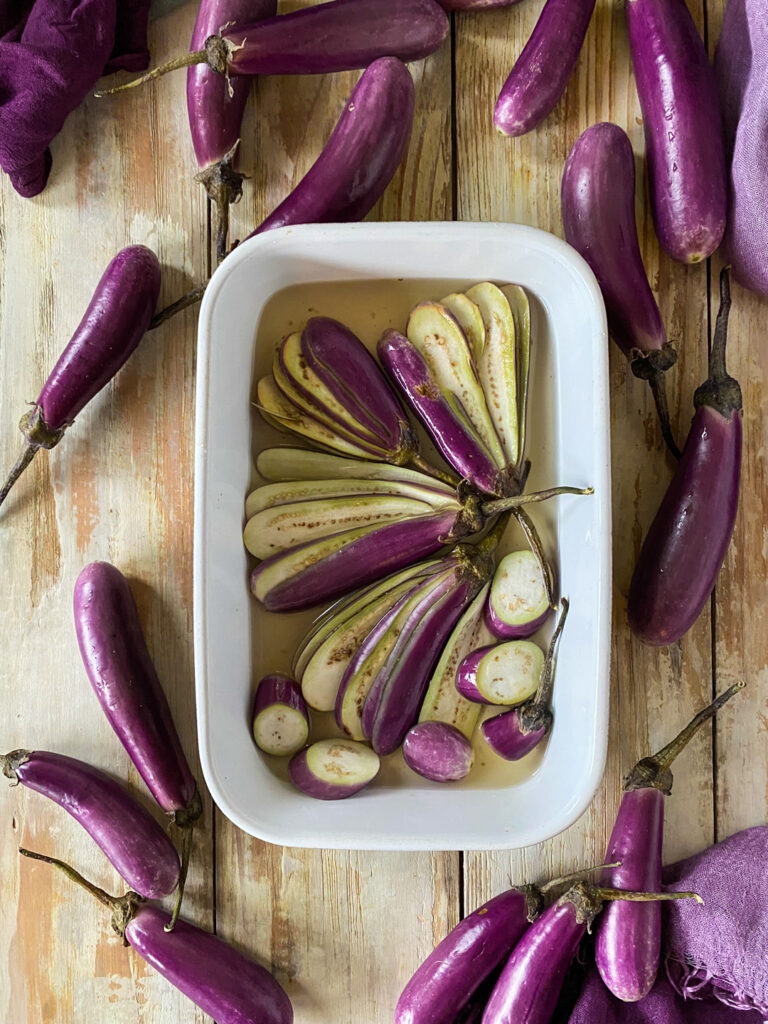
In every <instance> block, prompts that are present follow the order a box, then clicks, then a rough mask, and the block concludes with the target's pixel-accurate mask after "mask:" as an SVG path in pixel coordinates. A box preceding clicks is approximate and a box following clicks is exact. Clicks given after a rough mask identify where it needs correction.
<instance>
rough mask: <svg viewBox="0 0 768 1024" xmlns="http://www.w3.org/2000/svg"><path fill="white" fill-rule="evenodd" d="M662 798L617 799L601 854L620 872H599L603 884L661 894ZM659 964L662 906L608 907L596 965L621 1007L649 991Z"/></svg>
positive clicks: (640, 793)
mask: <svg viewBox="0 0 768 1024" xmlns="http://www.w3.org/2000/svg"><path fill="white" fill-rule="evenodd" d="M663 835H664V794H663V793H662V792H661V790H659V789H656V788H654V787H649V788H647V789H635V790H632V791H631V792H629V793H625V794H624V796H623V797H622V799H621V805H620V807H619V813H618V814H617V816H616V824H615V825H614V826H613V832H612V833H611V838H610V841H609V843H608V852H607V853H606V855H605V861H606V863H607V864H612V863H614V862H615V861H621V867H618V868H609V869H608V870H606V871H604V872H603V877H602V881H601V885H605V886H608V887H610V888H613V889H630V890H634V891H635V892H660V891H661V846H662V839H663ZM660 959H661V903H658V902H654V903H629V902H625V901H621V900H616V901H615V902H609V903H608V905H607V906H606V908H605V910H604V911H603V912H602V914H601V915H600V920H599V922H598V928H597V940H596V944H595V960H596V961H597V969H598V970H599V972H600V977H601V978H602V979H603V981H604V982H605V984H606V986H607V987H608V989H609V990H610V991H611V992H612V993H613V994H614V995H615V996H616V997H617V999H622V1000H624V1002H629V1003H634V1002H637V1001H638V1000H639V999H643V998H644V996H646V995H648V993H649V992H650V990H651V989H652V988H653V983H654V982H655V981H656V974H657V972H658V969H659V961H660Z"/></svg>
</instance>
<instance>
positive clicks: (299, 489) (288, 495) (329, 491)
mask: <svg viewBox="0 0 768 1024" xmlns="http://www.w3.org/2000/svg"><path fill="white" fill-rule="evenodd" d="M278 450H280V449H278ZM331 458H333V456H331ZM345 461H346V460H345ZM371 465H374V463H371ZM425 479H427V480H428V479H429V478H428V477H427V478H425ZM355 494H358V495H368V494H390V495H396V496H398V497H402V498H412V499H413V500H415V501H421V502H424V503H425V504H426V505H429V506H430V507H431V508H444V507H445V506H446V505H448V504H450V503H451V502H454V503H455V504H456V508H457V509H458V508H459V502H458V498H457V497H456V494H455V493H453V495H452V494H451V492H450V491H448V492H447V493H446V492H445V491H439V490H436V489H435V488H432V487H424V486H420V485H418V484H414V483H410V482H407V481H401V480H386V479H384V480H377V479H371V478H366V477H360V478H359V479H355V478H352V477H346V478H343V477H342V478H340V479H337V480H334V479H327V480H292V481H286V482H284V483H274V484H263V485H262V486H261V487H257V488H255V490H253V491H251V493H250V494H249V495H248V497H247V499H246V502H245V517H246V519H250V518H251V516H255V515H256V513H257V512H261V510H262V509H265V508H275V507H276V506H278V505H288V504H290V503H292V502H297V501H312V500H314V499H316V498H324V499H325V498H327V499H334V498H346V497H352V496H353V495H355ZM425 511H426V510H425Z"/></svg>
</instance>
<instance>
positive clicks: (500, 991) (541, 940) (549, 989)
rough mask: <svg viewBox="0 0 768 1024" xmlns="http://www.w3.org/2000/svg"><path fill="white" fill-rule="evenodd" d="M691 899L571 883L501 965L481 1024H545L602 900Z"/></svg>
mask: <svg viewBox="0 0 768 1024" xmlns="http://www.w3.org/2000/svg"><path fill="white" fill-rule="evenodd" d="M679 899H695V900H696V901H697V902H698V903H703V902H704V901H703V900H702V898H701V897H700V896H699V895H698V894H697V893H695V892H625V891H622V890H619V889H601V888H596V887H595V886H592V885H588V884H587V883H586V882H577V883H576V885H574V886H573V887H572V888H571V889H569V890H568V892H567V893H566V894H565V895H564V896H561V897H560V899H559V900H558V901H557V902H556V903H554V904H553V905H552V906H551V907H549V908H548V909H547V910H545V911H544V913H543V914H542V915H541V916H540V917H539V918H537V920H536V921H534V922H533V924H532V925H531V927H530V928H529V929H528V930H527V931H526V932H525V933H524V934H523V936H522V937H521V939H520V941H519V942H518V943H517V945H516V946H515V948H514V950H513V951H512V955H511V956H510V958H509V960H507V962H506V964H505V966H504V968H503V970H502V972H501V974H500V975H499V980H498V981H497V982H496V987H495V988H494V990H493V992H492V993H491V997H490V999H489V1000H488V1003H487V1004H486V1007H485V1012H484V1013H483V1020H482V1024H550V1021H551V1020H552V1016H553V1014H554V1012H555V1008H556V1006H557V1000H558V997H559V995H560V990H561V988H562V985H563V980H564V978H565V972H566V971H567V969H568V967H569V965H570V964H571V961H572V960H573V958H574V957H575V956H576V951H577V950H578V948H579V944H580V943H581V940H582V939H583V938H584V935H585V934H586V933H587V931H589V930H590V929H591V926H592V922H593V921H594V919H595V917H596V916H597V915H598V914H599V913H600V911H601V910H602V908H603V904H604V902H605V901H606V900H628V901H632V902H635V901H637V902H646V901H649V900H679Z"/></svg>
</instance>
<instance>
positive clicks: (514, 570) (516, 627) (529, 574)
mask: <svg viewBox="0 0 768 1024" xmlns="http://www.w3.org/2000/svg"><path fill="white" fill-rule="evenodd" d="M548 614H549V598H548V596H547V584H546V581H545V579H544V573H543V572H542V569H541V565H540V564H539V560H538V559H537V557H536V555H535V554H534V553H533V552H532V551H511V552H510V553H509V554H508V555H505V556H504V557H503V558H502V560H501V561H500V562H499V565H498V567H497V569H496V572H495V574H494V577H493V583H492V584H491V592H490V594H489V596H488V603H487V605H486V608H485V621H486V624H487V626H488V628H489V629H490V631H491V632H492V633H493V634H494V635H495V636H498V637H499V638H500V639H502V640H519V639H523V638H525V637H528V636H532V635H533V634H534V633H535V632H536V630H537V629H539V627H540V626H542V625H543V624H544V621H545V619H546V618H547V615H548Z"/></svg>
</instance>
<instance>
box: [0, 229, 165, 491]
mask: <svg viewBox="0 0 768 1024" xmlns="http://www.w3.org/2000/svg"><path fill="white" fill-rule="evenodd" d="M159 292H160V264H159V262H158V259H157V256H155V254H154V253H153V252H152V250H151V249H148V248H147V247H146V246H144V245H131V246H129V247H128V248H127V249H122V250H121V251H120V252H119V253H118V254H117V256H115V258H114V259H113V260H112V262H111V263H110V264H109V266H108V267H107V269H106V270H105V271H104V274H103V275H102V278H101V280H100V281H99V283H98V285H97V286H96V291H95V292H94V293H93V298H92V299H91V301H90V304H89V305H88V309H87V310H86V311H85V316H84V317H83V319H82V320H81V321H80V325H79V326H78V328H77V330H76V331H75V333H74V334H73V335H72V338H71V340H70V341H69V343H68V345H67V346H66V348H65V349H64V351H63V352H62V353H61V355H60V356H59V359H58V362H57V363H56V365H55V366H54V368H53V370H52V371H51V375H50V376H49V377H48V380H47V381H46V382H45V384H44V385H43V389H42V391H41V392H40V394H39V395H38V397H37V401H36V402H35V404H34V407H33V408H32V411H31V412H28V413H25V414H24V416H22V418H21V422H20V424H19V429H20V430H21V432H22V433H23V434H24V436H25V437H26V439H27V444H26V447H25V448H24V451H23V452H22V454H21V457H20V458H19V460H18V462H17V463H16V465H15V466H14V467H13V469H12V470H11V472H10V475H9V477H8V479H7V480H6V482H5V484H4V485H3V487H2V489H0V505H2V503H3V502H4V501H5V499H6V497H7V496H8V493H9V491H10V490H11V488H12V487H13V485H14V484H15V483H16V481H17V480H18V479H19V477H20V476H21V474H22V473H23V472H24V470H25V469H26V468H27V466H28V465H29V464H30V462H31V461H32V459H33V458H34V457H35V455H36V454H37V452H38V451H39V450H40V449H41V448H53V447H55V445H57V444H58V443H59V441H60V440H61V439H62V437H63V436H64V432H65V431H66V429H67V427H69V426H71V424H72V422H73V420H74V419H75V417H76V416H77V415H78V413H79V412H80V411H81V410H82V409H83V408H84V407H85V406H86V405H87V404H88V402H90V400H91V399H92V398H93V397H94V396H95V395H96V394H98V392H99V391H101V389H102V388H103V387H104V386H105V385H106V384H108V383H109V381H110V380H112V378H113V377H114V376H115V374H116V373H117V371H118V370H119V369H120V367H121V366H122V365H123V363H124V362H125V361H126V360H127V359H128V357H129V356H130V355H131V353H132V352H133V350H134V349H135V348H136V346H137V345H138V344H139V342H140V341H141V339H142V338H143V337H144V335H145V334H146V332H147V330H148V329H149V325H150V321H151V320H152V314H153V312H154V310H155V305H156V304H157V296H158V294H159Z"/></svg>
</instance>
